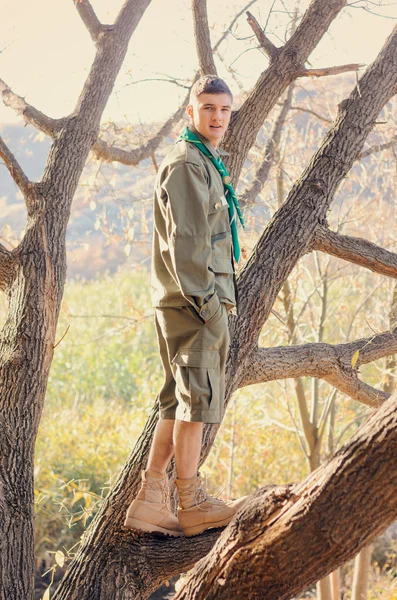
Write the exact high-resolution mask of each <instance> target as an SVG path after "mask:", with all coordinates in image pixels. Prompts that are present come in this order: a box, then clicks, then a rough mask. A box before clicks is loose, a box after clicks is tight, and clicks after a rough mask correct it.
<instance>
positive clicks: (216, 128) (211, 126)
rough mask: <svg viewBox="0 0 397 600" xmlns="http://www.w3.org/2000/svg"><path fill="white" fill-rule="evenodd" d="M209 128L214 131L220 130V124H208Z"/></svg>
mask: <svg viewBox="0 0 397 600" xmlns="http://www.w3.org/2000/svg"><path fill="white" fill-rule="evenodd" d="M210 129H214V130H215V131H218V130H221V129H222V126H221V125H210Z"/></svg>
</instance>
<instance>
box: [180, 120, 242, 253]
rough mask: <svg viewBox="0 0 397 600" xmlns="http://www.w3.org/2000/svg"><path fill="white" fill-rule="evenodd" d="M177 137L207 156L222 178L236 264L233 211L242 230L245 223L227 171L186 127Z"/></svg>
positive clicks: (236, 235)
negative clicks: (193, 145) (191, 144)
mask: <svg viewBox="0 0 397 600" xmlns="http://www.w3.org/2000/svg"><path fill="white" fill-rule="evenodd" d="M179 137H180V139H181V140H186V141H187V142H192V143H193V144H196V146H197V147H198V149H199V150H201V152H202V153H203V154H205V156H208V158H209V159H210V160H211V162H212V163H213V164H214V165H215V167H216V168H217V170H218V173H219V174H220V176H221V177H222V181H223V189H224V192H225V196H226V200H227V204H228V208H229V221H230V231H231V234H232V242H233V255H234V258H235V260H236V262H239V260H240V244H239V241H238V234H237V223H236V214H235V209H236V212H237V214H238V217H239V219H240V223H241V225H242V226H243V229H245V223H244V219H243V215H242V214H241V209H240V205H239V203H238V200H237V196H236V192H235V191H234V189H233V186H232V184H231V183H230V176H229V173H228V172H227V169H226V167H225V165H224V164H223V162H222V159H221V157H219V158H218V159H216V158H215V157H214V156H213V155H212V154H211V152H210V151H209V150H208V148H207V147H206V146H205V144H203V142H202V141H201V140H200V138H199V137H198V136H197V135H196V134H195V133H194V132H193V131H190V129H189V128H188V127H185V129H184V130H183V131H182V133H181V135H180V136H179Z"/></svg>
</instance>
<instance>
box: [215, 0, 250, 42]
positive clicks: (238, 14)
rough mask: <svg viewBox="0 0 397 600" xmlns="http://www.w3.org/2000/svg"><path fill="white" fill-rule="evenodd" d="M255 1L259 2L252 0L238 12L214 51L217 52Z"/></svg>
mask: <svg viewBox="0 0 397 600" xmlns="http://www.w3.org/2000/svg"><path fill="white" fill-rule="evenodd" d="M255 2H258V0H251V2H248V4H247V5H246V6H244V7H243V8H242V9H241V10H240V12H238V13H237V14H236V16H235V17H234V19H233V21H232V22H231V23H230V25H229V27H228V28H227V29H226V31H225V32H224V33H223V35H222V36H221V37H220V38H219V40H218V41H217V42H216V44H215V46H214V49H213V53H215V52H216V51H217V50H218V48H219V46H220V45H221V44H222V42H223V40H225V39H226V38H227V36H228V34H229V33H230V31H231V29H232V27H233V25H234V24H235V23H236V21H237V20H238V19H239V18H240V17H241V15H243V14H244V13H245V12H246V11H247V9H248V8H250V7H251V6H252V5H253V4H255Z"/></svg>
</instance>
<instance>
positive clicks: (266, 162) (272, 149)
mask: <svg viewBox="0 0 397 600" xmlns="http://www.w3.org/2000/svg"><path fill="white" fill-rule="evenodd" d="M293 90H294V85H293V84H291V85H290V86H289V88H288V93H287V97H286V99H285V101H284V102H283V106H282V109H281V111H280V114H279V116H278V117H277V120H276V122H275V124H274V127H273V131H272V133H271V135H270V138H269V139H268V141H267V144H266V147H265V151H264V153H263V158H262V161H261V164H260V165H259V168H258V170H257V171H256V173H255V175H254V179H253V181H252V183H251V184H250V186H249V187H247V188H246V189H245V190H244V192H243V193H242V195H241V197H240V204H241V206H242V208H245V207H246V206H247V205H248V204H250V203H252V202H254V200H255V198H256V197H257V195H258V194H259V193H260V191H261V189H262V188H263V186H264V183H265V181H266V180H267V178H268V176H269V171H270V169H271V168H272V165H273V163H274V161H275V155H276V150H277V148H278V145H279V143H280V138H281V132H282V129H283V127H284V123H285V119H286V116H287V114H288V111H289V110H290V107H291V100H292V94H293Z"/></svg>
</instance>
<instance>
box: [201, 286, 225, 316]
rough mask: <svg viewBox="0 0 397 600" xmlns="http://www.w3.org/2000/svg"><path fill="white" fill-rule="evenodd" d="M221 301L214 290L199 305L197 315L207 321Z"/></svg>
mask: <svg viewBox="0 0 397 600" xmlns="http://www.w3.org/2000/svg"><path fill="white" fill-rule="evenodd" d="M220 303H221V301H220V300H219V296H218V294H217V293H216V292H214V293H213V294H212V296H211V298H210V299H209V300H208V302H206V303H205V304H203V306H201V307H200V312H199V315H200V317H201V318H202V319H203V321H205V323H207V321H209V320H210V319H212V317H213V316H214V315H215V313H216V312H217V310H218V308H219V306H220Z"/></svg>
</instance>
